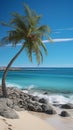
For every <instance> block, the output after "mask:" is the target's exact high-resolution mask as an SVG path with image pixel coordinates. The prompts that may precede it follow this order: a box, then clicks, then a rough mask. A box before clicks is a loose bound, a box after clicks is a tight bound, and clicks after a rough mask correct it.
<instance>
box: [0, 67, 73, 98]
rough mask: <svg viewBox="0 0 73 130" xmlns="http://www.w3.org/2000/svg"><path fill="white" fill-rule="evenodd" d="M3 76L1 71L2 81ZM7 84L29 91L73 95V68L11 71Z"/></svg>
mask: <svg viewBox="0 0 73 130" xmlns="http://www.w3.org/2000/svg"><path fill="white" fill-rule="evenodd" d="M2 74H3V72H2V71H0V80H1V77H2ZM6 82H7V85H9V86H14V87H19V88H23V89H28V90H36V91H38V90H40V91H47V92H50V93H61V94H73V68H25V69H22V70H21V71H9V72H8V75H7V79H6ZM71 98H72V97H71Z"/></svg>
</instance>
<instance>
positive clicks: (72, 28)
mask: <svg viewBox="0 0 73 130" xmlns="http://www.w3.org/2000/svg"><path fill="white" fill-rule="evenodd" d="M62 30H73V27H71V28H62V29H55V31H62Z"/></svg>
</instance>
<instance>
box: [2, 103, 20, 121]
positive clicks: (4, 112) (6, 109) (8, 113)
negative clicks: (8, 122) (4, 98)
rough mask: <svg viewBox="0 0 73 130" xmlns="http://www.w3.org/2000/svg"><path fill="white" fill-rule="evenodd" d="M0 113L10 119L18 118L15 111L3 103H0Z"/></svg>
mask: <svg viewBox="0 0 73 130" xmlns="http://www.w3.org/2000/svg"><path fill="white" fill-rule="evenodd" d="M0 115H1V116H4V117H6V118H11V119H18V118H19V116H18V115H17V113H16V112H15V111H14V110H13V109H11V108H9V107H7V106H6V105H5V104H4V103H3V104H0Z"/></svg>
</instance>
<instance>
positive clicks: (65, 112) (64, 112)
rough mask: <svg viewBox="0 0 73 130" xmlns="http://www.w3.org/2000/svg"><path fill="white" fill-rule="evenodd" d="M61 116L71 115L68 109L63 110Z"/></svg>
mask: <svg viewBox="0 0 73 130" xmlns="http://www.w3.org/2000/svg"><path fill="white" fill-rule="evenodd" d="M60 116H63V117H69V116H70V114H69V113H68V112H67V111H62V112H61V114H60Z"/></svg>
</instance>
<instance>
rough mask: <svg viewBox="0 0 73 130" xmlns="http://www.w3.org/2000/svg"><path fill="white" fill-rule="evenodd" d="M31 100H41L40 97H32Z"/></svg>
mask: <svg viewBox="0 0 73 130" xmlns="http://www.w3.org/2000/svg"><path fill="white" fill-rule="evenodd" d="M31 99H32V100H33V101H38V100H39V98H38V96H32V98H31Z"/></svg>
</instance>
